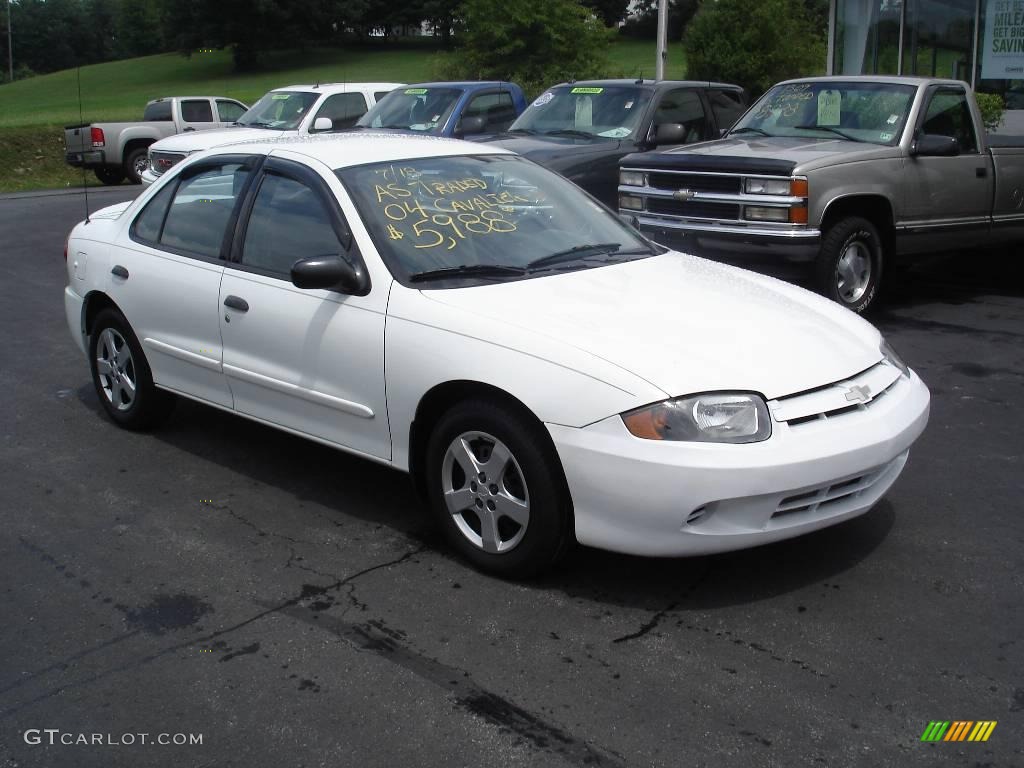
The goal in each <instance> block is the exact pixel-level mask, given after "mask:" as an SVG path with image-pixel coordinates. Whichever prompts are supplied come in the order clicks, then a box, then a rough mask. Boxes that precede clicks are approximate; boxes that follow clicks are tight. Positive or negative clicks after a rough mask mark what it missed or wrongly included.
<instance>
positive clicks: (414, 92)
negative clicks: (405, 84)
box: [405, 88, 427, 96]
mask: <svg viewBox="0 0 1024 768" xmlns="http://www.w3.org/2000/svg"><path fill="white" fill-rule="evenodd" d="M426 92H427V89H426V88H406V89H405V94H406V96H421V95H423V94H424V93H426Z"/></svg>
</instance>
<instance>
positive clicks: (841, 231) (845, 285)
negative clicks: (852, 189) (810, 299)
mask: <svg viewBox="0 0 1024 768" xmlns="http://www.w3.org/2000/svg"><path fill="white" fill-rule="evenodd" d="M883 261H884V259H883V253H882V240H881V238H880V237H879V235H878V230H877V229H876V228H875V225H874V224H872V223H871V222H870V221H868V220H867V219H862V218H860V217H859V216H850V217H847V218H845V219H840V220H839V221H837V222H836V223H835V224H833V225H832V227H830V228H829V230H828V232H826V233H825V238H824V239H823V240H822V242H821V249H820V250H819V252H818V260H817V263H816V265H815V271H816V275H815V277H816V283H817V288H818V291H819V292H820V293H821V294H822V295H823V296H826V297H828V298H830V299H832V301H835V302H837V303H839V304H842V305H843V306H844V307H846V308H847V309H849V310H852V311H854V312H857V313H860V312H863V311H864V310H866V309H867V308H868V307H869V306H871V303H872V302H873V301H874V300H875V298H876V297H877V295H878V289H879V287H880V286H881V284H882V267H883Z"/></svg>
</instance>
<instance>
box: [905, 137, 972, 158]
mask: <svg viewBox="0 0 1024 768" xmlns="http://www.w3.org/2000/svg"><path fill="white" fill-rule="evenodd" d="M910 154H911V155H916V156H918V157H955V156H956V155H959V154H960V142H959V141H957V140H956V139H955V138H954V137H952V136H943V135H941V134H938V133H922V134H920V135H919V136H918V137H917V138H916V139H914V143H913V144H911V145H910Z"/></svg>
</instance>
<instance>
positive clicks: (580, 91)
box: [569, 88, 604, 93]
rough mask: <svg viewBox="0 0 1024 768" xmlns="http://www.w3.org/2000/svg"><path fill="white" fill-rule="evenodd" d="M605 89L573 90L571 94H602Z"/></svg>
mask: <svg viewBox="0 0 1024 768" xmlns="http://www.w3.org/2000/svg"><path fill="white" fill-rule="evenodd" d="M603 91H604V88H573V89H572V90H571V91H569V93H601V92H603Z"/></svg>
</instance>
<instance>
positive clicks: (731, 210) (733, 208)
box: [647, 197, 740, 221]
mask: <svg viewBox="0 0 1024 768" xmlns="http://www.w3.org/2000/svg"><path fill="white" fill-rule="evenodd" d="M647 210H648V211H649V212H650V213H660V214H664V215H667V216H682V217H684V218H688V219H732V220H734V221H735V220H739V218H740V207H739V206H738V205H736V204H734V203H705V202H701V201H698V200H687V201H682V200H672V199H669V198H662V197H649V198H647Z"/></svg>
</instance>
